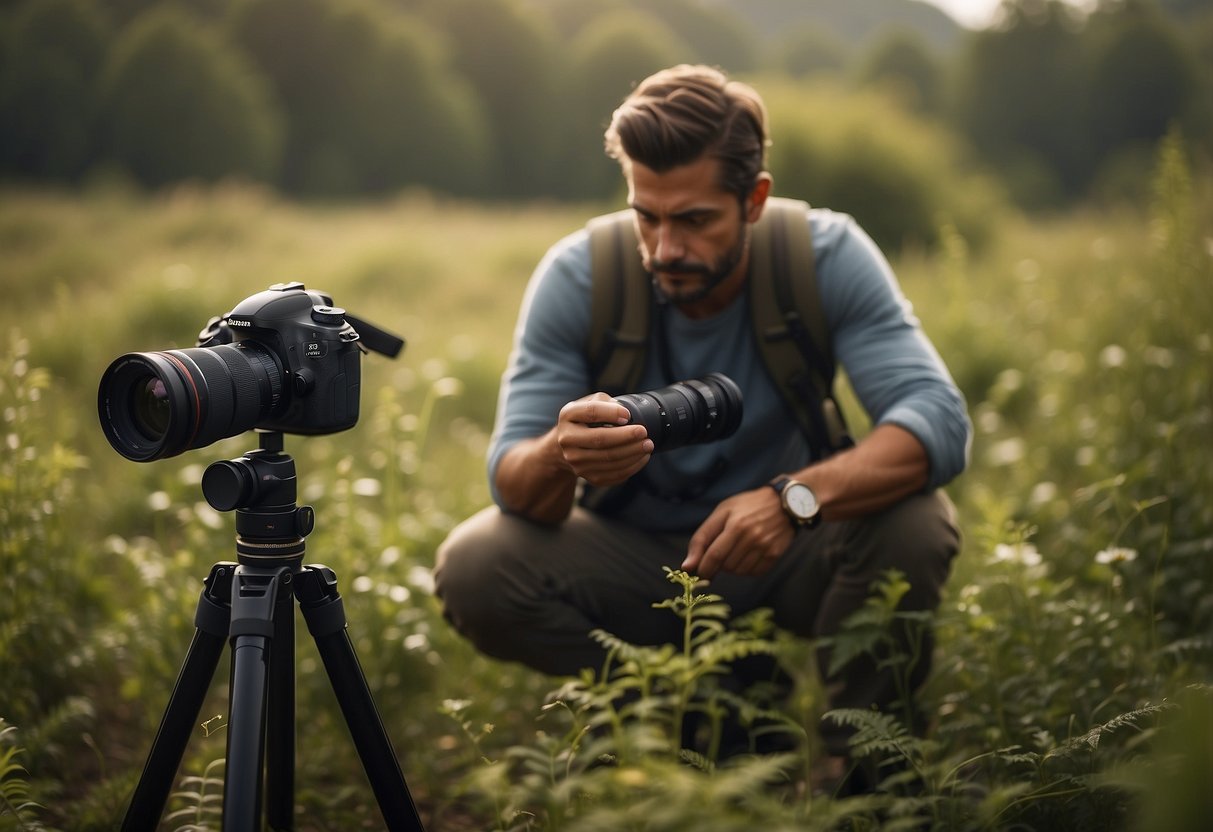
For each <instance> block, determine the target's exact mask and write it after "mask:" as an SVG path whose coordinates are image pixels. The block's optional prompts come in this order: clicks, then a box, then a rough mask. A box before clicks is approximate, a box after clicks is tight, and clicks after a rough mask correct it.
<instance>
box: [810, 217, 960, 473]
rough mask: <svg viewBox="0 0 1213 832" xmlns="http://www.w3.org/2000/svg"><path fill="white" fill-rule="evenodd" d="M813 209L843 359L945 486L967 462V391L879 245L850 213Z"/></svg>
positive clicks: (878, 410) (878, 412)
mask: <svg viewBox="0 0 1213 832" xmlns="http://www.w3.org/2000/svg"><path fill="white" fill-rule="evenodd" d="M813 213H814V226H813V230H814V249H815V251H816V252H817V274H818V286H819V291H820V292H821V296H822V306H823V309H824V310H825V314H826V318H827V321H828V324H829V327H830V331H831V333H832V336H833V339H834V348H835V353H836V355H837V358H838V361H839V363H840V364H841V365H842V367H843V369H844V370H845V371H846V373H847V377H848V379H849V380H850V382H851V385H852V387H853V388H854V390H855V393H856V395H857V396H858V397H859V401H860V403H861V404H862V405H863V407H864V409H865V410H866V411H867V412H868V415H869V416H870V417H871V419H872V423H873V424H874V425H878V424H893V425H898V426H899V427H902V428H904V429H906V430H908V431H909V432H910V433H912V434H913V435H914V436H915V437H917V439H918V440H919V441H920V442H921V443H922V445H923V447H924V448H925V449H926V452H927V457H928V460H929V462H930V480H929V484H930V486H931V487H938V486H941V485H944V484H946V483H947V482H949V481H951V480H952V479H953V478H955V477H956V476H957V475H958V474H960V472H961V471H963V470H964V468H965V466H966V465H967V464H968V459H969V450H970V444H971V442H972V425H971V423H970V420H969V416H968V411H967V408H966V404H965V400H964V396H963V394H962V393H961V392H960V390H959V388H958V387H957V386H956V383H955V382H954V381H953V379H952V376H951V374H950V373H949V372H948V369H947V367H946V366H945V364H944V362H943V360H942V359H941V358H940V356H939V353H938V352H937V351H936V349H935V347H934V345H932V343H931V342H930V340H929V339H928V338H927V336H926V334H925V333H924V332H923V330H922V327H921V325H920V324H919V322H918V319H917V318H916V317H915V316H914V313H913V309H912V307H911V305H910V302H909V301H908V300H907V299H906V298H905V296H904V295H903V294H902V291H901V288H900V286H899V285H898V283H897V280H896V278H895V277H894V275H893V271H892V269H891V268H890V267H889V264H888V262H887V260H886V259H885V257H884V256H883V255H882V254H881V253H880V250H879V249H878V248H877V247H876V244H875V243H873V242H872V240H871V238H870V237H868V235H867V234H866V233H865V232H864V231H863V230H862V229H861V228H860V227H859V226H858V225H857V224H856V223H855V221H854V220H853V219H851V218H850V217H849V216H846V215H843V214H835V213H832V212H828V211H826V212H820V211H815V212H813Z"/></svg>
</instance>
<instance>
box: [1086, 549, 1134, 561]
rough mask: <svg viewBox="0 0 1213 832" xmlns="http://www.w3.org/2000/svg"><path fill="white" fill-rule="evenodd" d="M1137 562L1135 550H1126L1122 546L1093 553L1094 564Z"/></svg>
mask: <svg viewBox="0 0 1213 832" xmlns="http://www.w3.org/2000/svg"><path fill="white" fill-rule="evenodd" d="M1133 560H1137V550H1136V549H1126V548H1125V547H1123V546H1109V547H1108V548H1107V549H1103V550H1101V551H1099V552H1096V553H1095V562H1096V563H1104V564H1110V563H1128V562H1129V561H1133Z"/></svg>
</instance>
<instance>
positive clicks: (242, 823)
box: [223, 566, 291, 832]
mask: <svg viewBox="0 0 1213 832" xmlns="http://www.w3.org/2000/svg"><path fill="white" fill-rule="evenodd" d="M290 574H291V570H290V569H289V568H287V567H285V566H282V567H279V568H277V569H273V570H270V569H259V568H251V567H247V566H240V567H238V568H237V569H236V575H235V580H234V582H233V584H232V621H231V626H230V633H231V637H232V685H231V693H230V700H231V701H230V709H231V720H230V721H229V722H228V731H227V770H226V777H225V779H224V786H223V828H224V830H225V832H233V831H234V830H241V832H243V830H248V832H253V830H257V829H260V828H261V773H262V764H263V763H264V761H265V712H266V707H265V703H266V693H267V690H268V679H269V654H270V641H271V640H272V638H273V636H274V612H275V610H276V607H277V599H278V590H279V586H280V584H281V583H282V581H284V580H286V579H287V578H289V576H290Z"/></svg>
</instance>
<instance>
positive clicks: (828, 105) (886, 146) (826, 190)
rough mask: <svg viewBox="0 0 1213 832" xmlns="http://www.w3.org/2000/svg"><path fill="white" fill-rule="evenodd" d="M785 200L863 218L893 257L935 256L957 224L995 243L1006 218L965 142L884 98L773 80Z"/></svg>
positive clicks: (977, 241) (768, 85) (772, 110)
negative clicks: (947, 229) (944, 231)
mask: <svg viewBox="0 0 1213 832" xmlns="http://www.w3.org/2000/svg"><path fill="white" fill-rule="evenodd" d="M757 86H758V88H759V89H761V90H762V91H763V97H764V99H765V100H766V103H767V108H768V110H769V115H770V132H771V141H772V145H771V152H770V168H771V172H772V175H773V176H774V177H775V191H776V193H778V194H781V195H783V196H791V197H796V198H800V199H806V200H808V201H809V202H810V203H812V204H814V205H818V206H821V207H826V208H833V209H834V210H837V211H843V212H846V213H849V214H852V215H854V216H855V218H856V219H857V220H858V222H859V224H860V225H862V226H863V227H864V228H865V229H866V230H867V231H868V233H869V234H871V235H872V237H873V239H874V240H875V241H876V242H877V243H878V244H879V245H880V246H881V247H882V248H884V249H885V250H886V251H890V252H894V251H898V250H899V249H901V248H902V247H903V246H907V245H910V246H914V245H918V246H925V247H928V248H931V247H934V246H935V245H937V244H938V242H939V233H940V229H941V228H942V227H944V226H945V225H951V226H953V227H955V228H956V229H958V230H959V232H960V233H961V235H962V236H963V237H964V238H965V239H966V240H967V241H968V242H969V244H970V245H973V246H980V245H982V244H984V243H985V242H987V241H988V240H989V238H990V235H991V231H992V224H993V223H994V222H995V220H996V219H997V217H998V216H999V215H1001V214H1002V212H1003V211H1004V210H1005V205H1004V203H1003V202H1002V200H1001V197H1000V196H999V192H998V190H997V189H996V188H995V186H994V185H993V184H992V183H991V182H990V181H989V180H987V179H985V178H983V177H982V176H981V175H980V174H979V173H977V172H975V171H974V170H973V169H972V168H971V167H970V166H968V165H967V164H966V160H965V156H964V153H963V152H962V150H961V148H960V146H959V145H958V144H957V143H956V141H955V139H954V138H953V137H951V136H950V135H949V134H948V133H946V132H945V131H943V130H940V129H939V128H937V127H933V126H930V125H929V124H928V123H927V122H924V121H922V120H919V119H917V118H915V117H913V116H911V115H909V114H908V113H906V112H904V111H902V110H900V109H899V108H898V107H897V106H896V105H895V104H894V103H893V102H892V101H891V100H890V99H888V98H886V97H884V96H882V95H880V94H877V93H874V92H870V91H869V92H857V91H854V90H852V89H849V88H846V87H843V86H839V85H832V84H828V83H824V82H814V83H805V84H799V85H791V84H788V83H787V82H784V81H779V80H777V79H774V78H763V79H761V80H760V81H759V82H758V83H757Z"/></svg>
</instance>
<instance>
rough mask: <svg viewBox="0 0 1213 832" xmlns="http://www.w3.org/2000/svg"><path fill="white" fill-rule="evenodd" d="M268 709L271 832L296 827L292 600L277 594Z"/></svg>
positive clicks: (267, 813) (287, 594)
mask: <svg viewBox="0 0 1213 832" xmlns="http://www.w3.org/2000/svg"><path fill="white" fill-rule="evenodd" d="M269 674H270V675H269V705H268V710H267V712H266V715H265V719H266V725H265V741H266V751H265V754H266V757H265V819H266V822H267V824H268V825H269V828H270V829H273V830H286V829H294V828H295V827H294V823H295V599H294V597H293V595H292V593H290V592H280V593H279V594H278V606H277V609H276V610H275V611H274V641H273V644H271V645H270V666H269Z"/></svg>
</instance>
